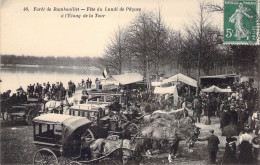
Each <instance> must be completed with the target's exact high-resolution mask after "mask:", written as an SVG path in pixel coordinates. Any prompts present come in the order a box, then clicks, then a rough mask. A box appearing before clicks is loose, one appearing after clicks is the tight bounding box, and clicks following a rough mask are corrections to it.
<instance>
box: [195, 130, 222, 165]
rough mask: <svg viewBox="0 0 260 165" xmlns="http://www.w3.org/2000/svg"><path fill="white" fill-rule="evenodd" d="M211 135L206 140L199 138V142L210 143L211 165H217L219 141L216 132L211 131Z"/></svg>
mask: <svg viewBox="0 0 260 165" xmlns="http://www.w3.org/2000/svg"><path fill="white" fill-rule="evenodd" d="M209 132H210V133H211V135H209V136H207V137H205V138H198V141H208V156H209V163H210V164H215V163H216V158H217V152H218V145H219V139H218V137H217V136H216V135H214V130H213V129H212V130H209Z"/></svg>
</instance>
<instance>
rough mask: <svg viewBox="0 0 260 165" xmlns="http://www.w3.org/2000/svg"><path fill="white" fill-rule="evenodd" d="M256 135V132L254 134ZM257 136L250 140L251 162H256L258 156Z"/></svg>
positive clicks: (259, 146)
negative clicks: (251, 149)
mask: <svg viewBox="0 0 260 165" xmlns="http://www.w3.org/2000/svg"><path fill="white" fill-rule="evenodd" d="M256 135H258V134H256ZM258 138H259V137H257V136H256V137H254V138H253V140H252V147H253V163H254V164H258V156H259V150H260V145H259V139H258Z"/></svg>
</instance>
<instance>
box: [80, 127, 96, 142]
mask: <svg viewBox="0 0 260 165" xmlns="http://www.w3.org/2000/svg"><path fill="white" fill-rule="evenodd" d="M81 138H82V139H83V140H84V142H85V143H86V144H88V143H90V142H91V141H93V140H95V137H94V134H93V132H92V131H91V130H90V129H87V130H86V132H85V133H84V134H83V135H82V137H81Z"/></svg>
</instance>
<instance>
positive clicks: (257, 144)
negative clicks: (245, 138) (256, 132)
mask: <svg viewBox="0 0 260 165" xmlns="http://www.w3.org/2000/svg"><path fill="white" fill-rule="evenodd" d="M252 145H253V147H254V148H259V141H258V139H257V137H255V138H253V140H252Z"/></svg>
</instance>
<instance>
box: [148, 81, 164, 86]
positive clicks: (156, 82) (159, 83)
mask: <svg viewBox="0 0 260 165" xmlns="http://www.w3.org/2000/svg"><path fill="white" fill-rule="evenodd" d="M151 85H152V86H153V87H158V86H161V85H162V82H160V81H154V82H152V83H151Z"/></svg>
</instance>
